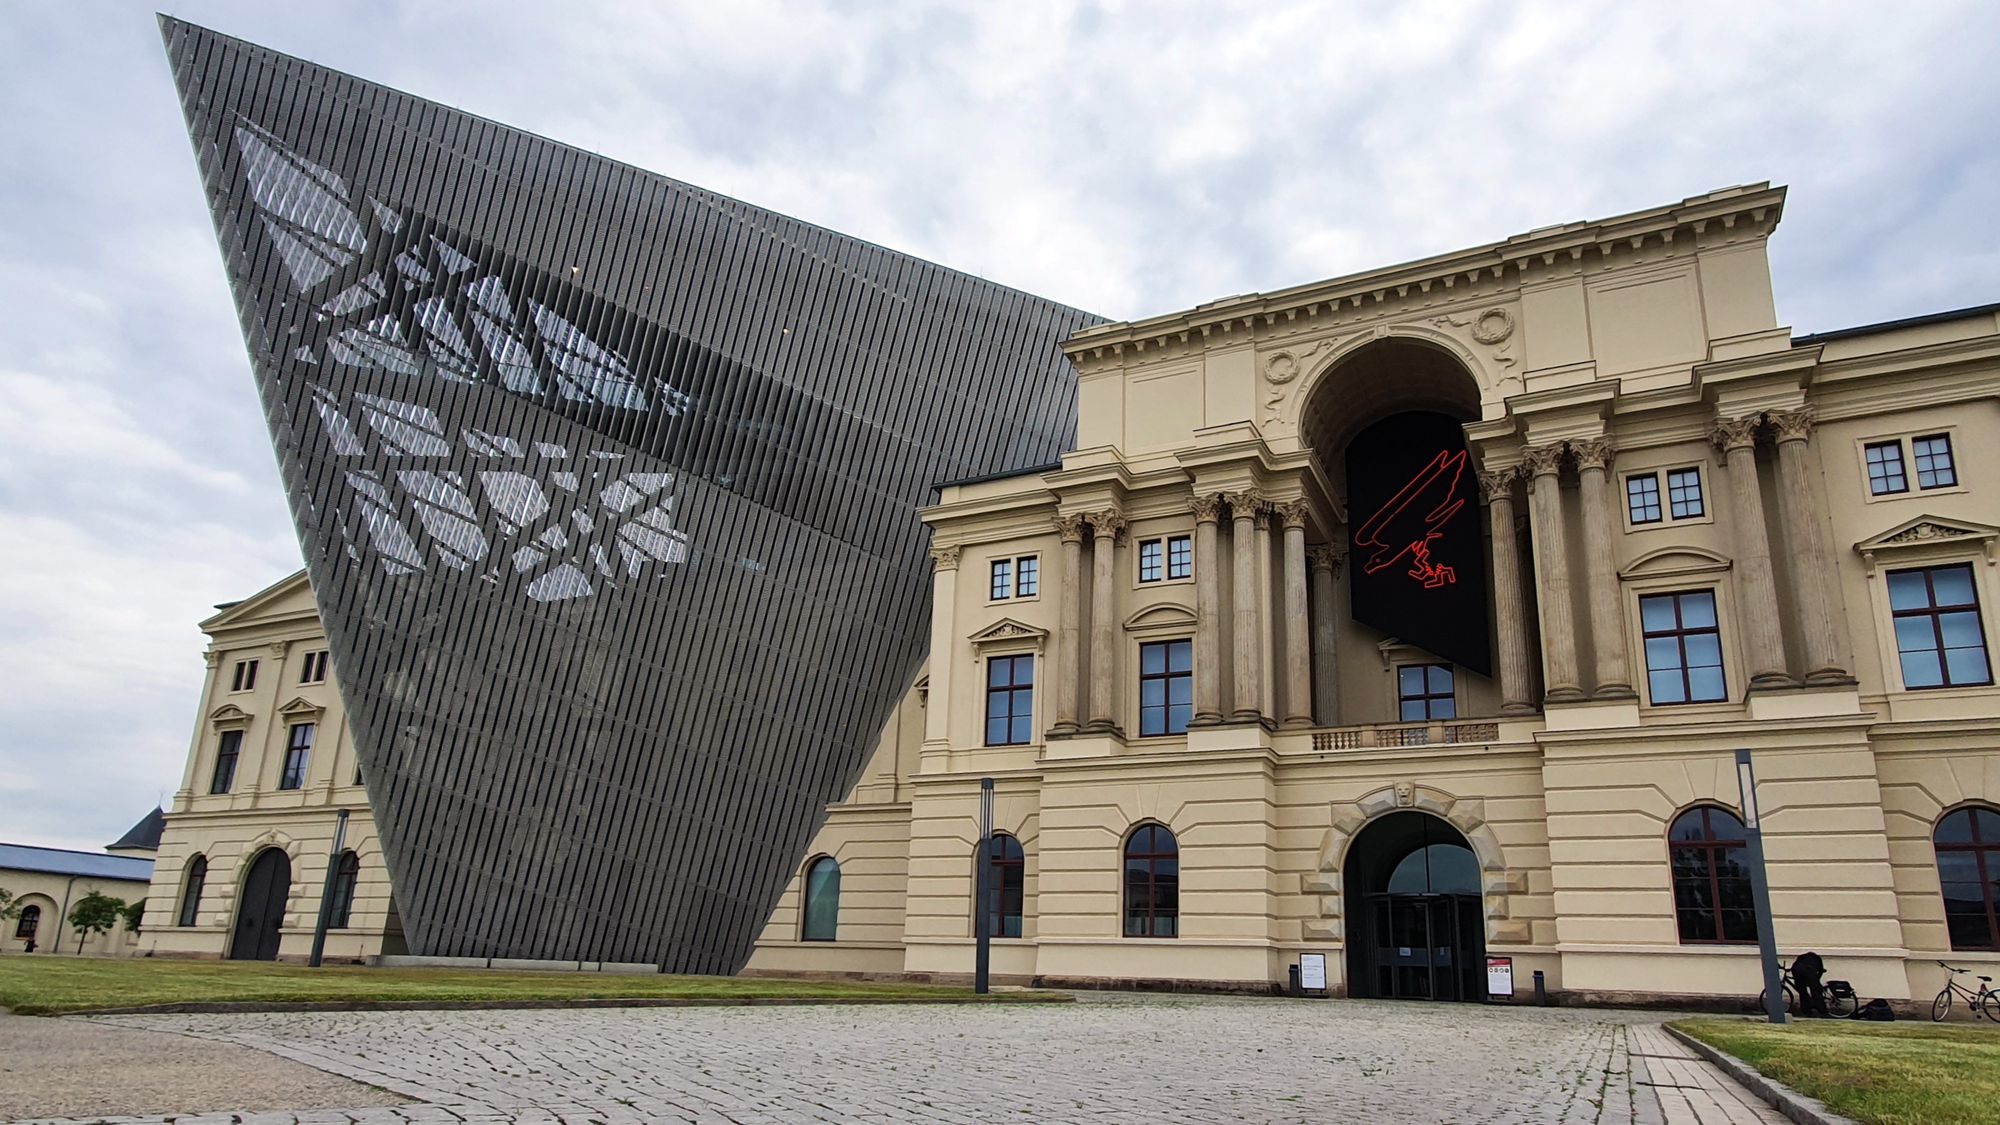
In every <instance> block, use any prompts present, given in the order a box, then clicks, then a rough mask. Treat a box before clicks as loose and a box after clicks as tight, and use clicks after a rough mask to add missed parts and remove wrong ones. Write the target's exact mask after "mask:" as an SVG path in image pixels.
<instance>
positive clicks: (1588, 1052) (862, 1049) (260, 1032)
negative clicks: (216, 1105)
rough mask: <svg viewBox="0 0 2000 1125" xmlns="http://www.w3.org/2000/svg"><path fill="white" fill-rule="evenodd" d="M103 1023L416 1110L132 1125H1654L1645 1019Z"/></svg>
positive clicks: (1029, 1015)
mask: <svg viewBox="0 0 2000 1125" xmlns="http://www.w3.org/2000/svg"><path fill="white" fill-rule="evenodd" d="M97 1022H103V1023H108V1024H116V1025H120V1026H127V1027H141V1028H148V1029H153V1030H161V1031H173V1032H179V1033H181V1034H183V1035H190V1036H194V1037H197V1038H201V1039H210V1040H220V1041H225V1042H229V1043H236V1044H242V1045H246V1046H252V1047H260V1048H263V1049H264V1050H267V1051H271V1052H273V1053H275V1054H278V1055H281V1056H283V1057H286V1058H289V1059H293V1060H296V1061H299V1062H304V1063H307V1064H310V1065H312V1066H315V1067H319V1068H321V1069H323V1070H326V1071H330V1072H332V1073H335V1074H339V1075H343V1076H346V1077H348V1078H353V1079H357V1080H359V1081H362V1082H367V1083H370V1084H372V1085H375V1086H380V1087H384V1088H386V1089H389V1090H393V1091H396V1092H398V1093H401V1094H404V1095H407V1096H409V1097H412V1098H414V1099H416V1101H417V1103H418V1104H412V1105H404V1106H397V1107H378V1108H368V1109H351V1110H346V1111H344V1112H340V1113H329V1112H324V1111H321V1112H309V1113H308V1112H301V1113H298V1114H263V1113H258V1114H240V1115H236V1116H234V1117H232V1116H231V1115H227V1114H224V1115H208V1116H200V1117H195V1116H182V1117H179V1118H148V1119H144V1120H147V1121H170V1120H172V1121H178V1122H180V1123H181V1125H194V1123H197V1122H199V1123H201V1125H209V1123H221V1122H229V1121H240V1122H243V1123H245V1125H267V1123H268V1125H277V1123H281V1122H283V1123H290V1122H294V1121H296V1122H298V1123H299V1125H307V1123H318V1122H350V1121H351V1122H356V1123H361V1125H372V1123H377V1122H380V1123H389V1122H398V1123H402V1122H454V1121H496V1122H503V1121H504V1122H519V1123H544V1122H600V1123H604V1125H617V1123H625V1122H654V1121H699V1122H719V1123H732V1122H733V1123H736V1125H751V1123H753V1122H777V1121H927V1122H930V1121H936V1122H971V1121H1001V1120H1011V1121H1034V1122H1042V1121H1056V1122H1061V1121H1075V1122H1129V1121H1147V1122H1153V1121H1199V1122H1220V1121H1270V1122H1321V1121H1364V1122H1372V1121H1394V1122H1398V1123H1399V1125H1416V1123H1420V1122H1459V1123H1470V1122H1482V1123H1493V1125H1505V1123H1516V1122H1518V1123H1529V1122H1551V1123H1559V1125H1586V1123H1587V1125H1625V1123H1637V1122H1644V1123H1655V1122H1661V1121H1663V1120H1665V1119H1664V1118H1663V1117H1662V1115H1661V1110H1660V1105H1659V1100H1658V1099H1657V1097H1656V1096H1655V1094H1654V1089H1653V1087H1651V1086H1647V1085H1643V1084H1635V1081H1634V1078H1633V1066H1632V1059H1631V1056H1630V1054H1629V1047H1630V1045H1631V1043H1632V1042H1633V1034H1632V1033H1633V1031H1634V1030H1635V1025H1637V1026H1638V1028H1640V1029H1643V1028H1644V1027H1647V1026H1650V1025H1652V1024H1655V1023H1656V1022H1657V1017H1654V1016H1648V1015H1645V1014H1640V1013H1623V1012H1603V1011H1572V1010H1556V1009H1513V1010H1508V1009H1496V1008H1482V1007H1476V1006H1470V1005H1427V1004H1401V1003H1388V1002H1342V1001H1330V1002H1309V1001H1285V1000H1268V999H1247V998H1226V997H1142V996H1129V995H1127V996H1085V997H1083V998H1081V999H1080V1000H1079V1001H1078V1002H1077V1003H1075V1004H1046V1005H1042V1004H1036V1005H1018V1006H1015V1005H1008V1006H993V1007H968V1006H943V1005H939V1006H909V1007H901V1006H880V1007H835V1006H827V1007H788V1008H776V1007H773V1008H758V1007H746V1008H653V1009H594V1010H578V1009H569V1010H554V1011H548V1010H543V1011H460V1012H369V1013H352V1012H347V1013H287V1014H269V1015H208V1016H166V1015H161V1016H107V1017H99V1019H98V1021H97ZM1640 1073H1641V1078H1642V1079H1643V1078H1644V1069H1643V1066H1642V1068H1641V1072H1640ZM1675 1116H1676V1117H1679V1116H1680V1115H1678V1114H1676V1115H1675ZM118 1120H120V1121H126V1120H138V1119H123V1118H121V1119H118Z"/></svg>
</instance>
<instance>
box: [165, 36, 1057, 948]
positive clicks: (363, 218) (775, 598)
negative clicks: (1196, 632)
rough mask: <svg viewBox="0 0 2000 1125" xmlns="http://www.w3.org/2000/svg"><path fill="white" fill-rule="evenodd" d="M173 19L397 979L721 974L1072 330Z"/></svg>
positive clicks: (876, 725) (1042, 433)
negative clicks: (404, 940)
mask: <svg viewBox="0 0 2000 1125" xmlns="http://www.w3.org/2000/svg"><path fill="white" fill-rule="evenodd" d="M161 27H162V31H163V34H164V37H165V39H166V45H167V54H168V57H169V59H170V60H171V62H172V65H173V70H174V78H175V82H176V83H177V84H178V86H179V89H180V96H181V101H182V106H183V109H184V110H185V112H186V115H187V121H188V130H189V134H190V136H191V138H192V140H193V142H194V149H195V155H196V159H197V161H198V163H199V165H200V168H201V177H202V183H203V186H204V187H205V188H206V190H207V192H208V196H209V205H210V208H211V210H212V212H213V214H214V218H215V226H216V231H217V235H218V237H219V239H220V241H221V246H222V252H223V257H224V259H225V263H226V266H227V269H228V274H229V281H230V285H231V286H232V288H233V290H234V292H235V297H236V304H237V309H238V312H239V313H240V315H241V317H242V321H243V335H244V340H245V342H246V344H247V345H248V348H249V352H250V359H251V364H252V366H253V368H254V369H255V373H256V377H257V387H258V391H259V393H260V394H261V395H262V398H263V403H264V412H265V415H266V417H267V419H268V420H269V423H270V427H271V436H272V440H273V442H274V444H275V445H276V447H277V453H278V461H279V467H280V471H281V473H282V476H283V478H284V482H285V488H286V491H287V493H288V496H289V499H290V502H291V507H292V513H293V516H294V518H295V520H296V521H297V524H298V531H299V540H300V543H301V544H302V546H303V547H304V549H305V554H306V565H307V568H308V569H309V570H310V572H311V576H312V584H313V590H314V593H315V594H316V596H317V597H318V599H319V605H320V610H321V613H322V614H323V615H324V617H325V620H326V627H327V634H328V638H329V641H330V643H331V646H332V650H333V661H334V664H335V666H336V667H337V669H338V670H339V677H338V679H339V682H340V686H341V694H342V697H343V699H344V700H345V702H346V704H347V708H348V712H349V714H350V716H351V717H352V722H353V724H354V738H355V744H356V746H357V748H358V750H359V752H360V756H361V762H362V769H363V772H364V774H365V776H366V778H367V782H368V791H369V796H370V799H371V801H372V802H373V805H374V810H375V814H376V818H377V821H378V823H379V825H380V830H381V832H382V836H383V844H384V848H385V851H386V853H387V858H388V863H389V871H390V876H391V881H392V883H393V885H394V887H395V896H396V904H397V907H398V909H399V911H400V913H401V916H402V920H403V925H404V929H405V931H406V933H407V935H408V938H409V942H410V947H411V950H412V951H413V952H415V953H419V954H430V955H453V956H475V957H478V956H501V957H536V958H551V959H561V960H592V961H595V960H603V961H624V962H650V963H653V964H656V965H659V966H661V967H663V968H665V969H667V970H670V971H679V972H708V973H726V972H732V971H735V970H736V969H738V968H740V967H741V966H742V965H743V962H744V961H745V959H747V958H748V956H749V954H750V949H751V944H752V942H753V941H754V940H755V937H756V934H757V932H758V930H759V928H760V927H761V926H762V925H763V922H764V919H765V917H766V915H768V914H769V912H770V909H771V907H772V906H773V905H774V904H775V902H776V901H777V897H778V895H779V894H780V893H781V891H782V890H783V888H784V885H785V882H786V880H787V878H788V877H789V876H790V874H791V873H792V871H793V868H794V867H795V866H796V864H797V863H798V861H799V859H800V857H801V855H802V853H803V851H804V849H805V847H806V845H807V843H808V841H809V840H810V839H811V836H812V834H813V832H814V831H815V830H817V828H818V826H819V824H820V821H821V819H822V817H823V816H824V806H825V805H826V804H827V803H828V802H831V801H835V800H839V799H840V798H841V797H843V796H844V795H845V794H846V792H847V791H848V789H849V788H850V787H851V786H852V784H853V782H854V779H855V777H856V776H857V775H858V773H859V772H860V770H861V767H862V766H863V764H864V759H865V756H866V754H867V753H868V751H869V750H870V748H871V747H872V745H873V742H874V739H875V737H876V735H877V734H878V732H879V731H880V729H881V727H882V724H883V723H884V721H885V720H886V719H887V717H888V714H889V712H890V710H891V709H892V708H893V707H894V706H895V704H896V701H897V699H898V698H899V697H900V696H901V694H902V693H903V692H904V690H906V689H907V687H908V686H909V684H910V681H911V678H912V677H913V676H914V674H915V671H916V668H917V666H918V664H919V663H920V662H921V661H922V659H923V655H924V647H925V644H926V643H927V628H926V622H927V617H928V612H927V611H928V606H929V588H930V567H929V562H928V557H927V555H926V552H925V545H926V539H925V532H924V528H923V526H922V524H921V523H920V522H919V521H918V519H917V515H916V509H917V507H918V506H919V505H920V504H922V503H924V502H925V500H926V495H927V492H928V490H929V488H930V486H931V485H932V483H933V482H936V481H942V480H949V479H962V478H971V477H980V476H986V475H992V474H1001V473H1007V472H1010V471H1017V470H1020V469H1023V468H1027V467H1029V466H1035V465H1042V464H1046V463H1048V462H1051V461H1053V460H1055V459H1056V458H1057V457H1058V456H1059V455H1060V454H1061V453H1062V452H1063V451H1064V450H1065V449H1067V448H1068V447H1069V445H1070V443H1071V442H1072V440H1073V438H1074V434H1075V426H1076V386H1075V380H1074V375H1073V373H1072V372H1071V371H1070V369H1069V367H1068V365H1067V363H1066V362H1065V361H1064V359H1063V357H1062V355H1061V352H1060V349H1059V347H1058V345H1059V344H1060V342H1061V341H1062V340H1063V339H1064V338H1066V337H1068V336H1069V335H1070V334H1072V333H1073V332H1075V331H1076V330H1077V329H1079V328H1081V327H1083V326H1085V325H1088V324H1092V323H1096V322H1097V320H1096V318H1094V317H1091V316H1089V315H1088V314H1085V313H1082V312H1078V311H1077V310H1075V309H1070V308H1065V307H1063V306H1061V305H1057V304H1053V303H1051V302H1048V301H1044V300H1040V299H1038V298H1035V297H1031V296H1028V295H1027V294H1024V293H1020V292H1017V291H1014V290H1009V289H1005V288H1002V287H1000V286H997V285H992V284H989V283H987V282H984V281H981V280H979V279H977V278H973V277H969V276H966V275H964V274H960V273H956V272H954V271H951V270H947V269H944V268H941V267H939V266H935V265H932V264H930V263H928V262H923V261H919V260H917V259H914V258H911V257H908V256H906V255H902V254H896V253H893V252H890V251H887V250H884V249H881V248H880V247H876V246H871V245H868V244H866V243H862V242H859V241H857V240H854V239H850V238H846V237H843V236H841V235H839V234H835V233H833V232H831V231H826V230H822V229H819V228H816V227H812V226H809V225H807V224H805V223H801V222H798V221H796V220H793V219H789V218H786V217H784V216H782V215H778V214H775V213H772V212H769V211H764V210H760V209H758V208H755V207H752V206H749V205H748V204H744V203H740V202H738V201H736V200H733V199H729V198H726V197H723V196H719V195H716V194H714V193H712V192H707V191H703V190H701V189H700V188H696V187H691V186H689V185H687V184H683V183H679V182H676V181H674V180H670V179H667V178H665V177H662V176H656V175H652V174H650V173H646V172H641V171H638V170H636V169H633V168H630V167H627V166H625V165H622V164H618V163H616V162H614V161H611V160H607V159H604V158H602V157H599V156H594V155H592V154H590V153H586V152H581V151H578V150H576V149H573V148H569V147H566V146H563V145H559V144H556V143H554V142H551V141H548V140H544V139H542V138H539V137H535V136H531V135H529V134H527V133H523V132H521V131H519V130H515V129H509V128H506V127H504V126H501V125H496V124H494V123H492V122H490V121H485V120H481V119H479V118H476V117H473V116H471V115H469V114H465V113H460V112H458V111H456V110H452V109H448V108H445V107H443V106H439V105H435V104H433V103H430V102H426V101H423V100H421V99H419V98H415V97H411V96H409V95H407V94H403V93H399V92H397V91H395V90H390V89H387V88H385V87H382V86H378V85H374V84H371V83H367V82H363V81H360V80H359V79H356V78H352V77H350V76H348V75H345V74H341V73H339V72H337V71H332V70H328V69H325V68H323V67H319V66H315V65H313V64H311V63H308V62H304V61H302V60H300V59H296V58H291V57H289V56H286V55H281V54H277V53H275V52H272V51H268V50H265V49H263V48H261V47H257V46H254V45H252V44H248V43H244V42H242V41H240V40H236V39H230V38H228V37H225V36H222V35H218V34H216V33H214V32H211V31H207V30H204V29H202V28H199V27H195V26H193V25H190V24H186V23H182V22H179V21H176V20H172V19H165V18H163V19H162V20H161Z"/></svg>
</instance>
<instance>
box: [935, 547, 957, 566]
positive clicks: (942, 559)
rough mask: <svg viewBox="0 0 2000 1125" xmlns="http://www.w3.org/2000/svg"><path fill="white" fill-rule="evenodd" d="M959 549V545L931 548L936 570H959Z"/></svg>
mask: <svg viewBox="0 0 2000 1125" xmlns="http://www.w3.org/2000/svg"><path fill="white" fill-rule="evenodd" d="M958 551H959V549H958V548H957V547H932V548H931V566H932V568H933V569H936V570H957V569H958Z"/></svg>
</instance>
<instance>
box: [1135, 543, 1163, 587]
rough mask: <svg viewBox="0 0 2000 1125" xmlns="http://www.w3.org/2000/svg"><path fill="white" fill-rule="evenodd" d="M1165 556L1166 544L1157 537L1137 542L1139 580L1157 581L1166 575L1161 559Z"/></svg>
mask: <svg viewBox="0 0 2000 1125" xmlns="http://www.w3.org/2000/svg"><path fill="white" fill-rule="evenodd" d="M1165 557H1166V544H1165V543H1163V542H1162V541H1160V540H1158V539H1147V540H1145V541H1144V542H1142V543H1140V544H1139V581H1141V582H1158V581H1159V580H1160V579H1162V578H1164V577H1166V570H1165V568H1164V566H1163V565H1162V561H1163V560H1164V558H1165Z"/></svg>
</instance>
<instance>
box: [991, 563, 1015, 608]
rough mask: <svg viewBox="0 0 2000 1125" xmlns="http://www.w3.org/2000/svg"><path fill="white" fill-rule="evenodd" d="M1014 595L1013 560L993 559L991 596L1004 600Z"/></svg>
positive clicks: (995, 599) (997, 599)
mask: <svg viewBox="0 0 2000 1125" xmlns="http://www.w3.org/2000/svg"><path fill="white" fill-rule="evenodd" d="M1013 596H1014V560H1013V559H994V560H993V582H992V598H993V600H994V601H996V602H999V601H1005V600H1007V599H1008V598H1011V597H1013Z"/></svg>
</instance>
